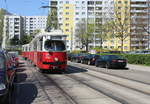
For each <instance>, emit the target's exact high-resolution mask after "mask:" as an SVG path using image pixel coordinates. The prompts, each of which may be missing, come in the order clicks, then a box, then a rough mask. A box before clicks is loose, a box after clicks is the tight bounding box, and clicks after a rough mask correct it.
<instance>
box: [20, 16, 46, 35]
mask: <svg viewBox="0 0 150 104" xmlns="http://www.w3.org/2000/svg"><path fill="white" fill-rule="evenodd" d="M23 19H24V29H25V33H26V34H33V33H34V31H35V30H41V29H45V28H46V23H47V16H24V17H23Z"/></svg>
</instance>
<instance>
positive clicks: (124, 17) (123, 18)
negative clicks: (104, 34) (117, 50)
mask: <svg viewBox="0 0 150 104" xmlns="http://www.w3.org/2000/svg"><path fill="white" fill-rule="evenodd" d="M121 8H122V9H121ZM109 26H110V27H111V31H112V32H113V33H114V34H111V35H112V38H116V39H119V40H120V41H121V51H123V46H124V41H125V40H126V39H127V38H128V37H129V36H130V9H128V6H123V7H119V6H117V5H115V8H114V19H113V20H112V21H110V22H109Z"/></svg>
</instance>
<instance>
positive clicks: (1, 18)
mask: <svg viewBox="0 0 150 104" xmlns="http://www.w3.org/2000/svg"><path fill="white" fill-rule="evenodd" d="M5 13H6V11H5V10H4V9H0V46H1V44H2V40H3V27H4V15H5Z"/></svg>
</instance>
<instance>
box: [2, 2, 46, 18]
mask: <svg viewBox="0 0 150 104" xmlns="http://www.w3.org/2000/svg"><path fill="white" fill-rule="evenodd" d="M5 1H6V2H5ZM46 5H48V0H0V8H4V9H6V10H7V11H8V12H10V13H13V14H16V15H21V16H43V15H45V16H46V15H47V14H48V13H47V11H48V8H46V9H43V8H40V7H41V6H46Z"/></svg>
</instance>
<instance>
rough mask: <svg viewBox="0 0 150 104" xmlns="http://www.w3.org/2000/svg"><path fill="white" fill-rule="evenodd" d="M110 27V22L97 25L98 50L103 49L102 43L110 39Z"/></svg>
mask: <svg viewBox="0 0 150 104" xmlns="http://www.w3.org/2000/svg"><path fill="white" fill-rule="evenodd" d="M111 28H112V27H111V26H110V22H109V21H107V22H105V23H104V24H99V25H98V31H97V35H96V38H98V39H100V48H102V47H103V42H104V41H105V40H106V39H108V38H110V36H111V35H113V34H114V33H113V31H111V30H112V29H111Z"/></svg>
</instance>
